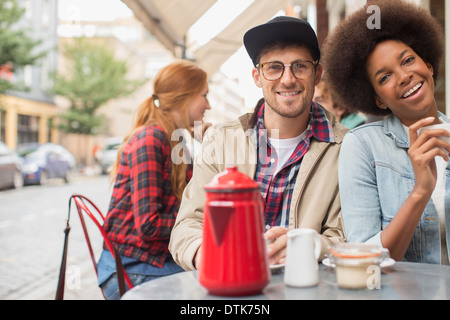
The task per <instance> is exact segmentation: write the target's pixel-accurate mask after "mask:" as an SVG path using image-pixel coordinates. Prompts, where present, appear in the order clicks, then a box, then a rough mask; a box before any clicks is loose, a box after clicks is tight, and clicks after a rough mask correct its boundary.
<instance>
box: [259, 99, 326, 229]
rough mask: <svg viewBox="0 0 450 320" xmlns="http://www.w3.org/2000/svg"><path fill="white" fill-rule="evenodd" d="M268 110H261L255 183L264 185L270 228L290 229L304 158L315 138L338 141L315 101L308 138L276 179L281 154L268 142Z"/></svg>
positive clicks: (299, 146) (262, 190)
mask: <svg viewBox="0 0 450 320" xmlns="http://www.w3.org/2000/svg"><path fill="white" fill-rule="evenodd" d="M264 108H265V106H263V107H262V108H261V109H260V110H259V112H258V121H257V123H256V129H257V132H258V135H257V137H258V138H257V150H258V164H257V168H256V173H255V181H256V182H258V183H260V184H261V194H262V196H263V199H264V200H265V209H264V215H265V222H266V227H273V226H282V227H288V226H289V210H290V207H291V199H292V191H293V190H294V185H295V181H296V180H297V174H298V171H299V169H300V165H301V163H302V159H303V157H304V155H305V154H306V153H307V152H308V149H309V145H310V140H311V138H313V139H316V140H318V141H323V142H334V134H333V129H332V126H331V123H330V122H329V121H328V120H327V118H326V116H325V113H324V112H323V110H322V109H320V108H319V107H318V106H317V105H316V104H315V103H314V102H313V103H312V106H311V116H310V120H309V124H308V127H307V129H306V136H305V138H304V139H303V140H301V141H300V142H299V144H298V145H297V147H296V148H295V150H294V152H293V153H292V155H291V157H290V158H289V160H288V161H287V162H286V163H285V164H284V165H283V167H282V169H281V170H280V171H279V172H278V173H277V174H276V175H275V176H274V175H273V173H274V172H275V168H276V165H277V153H276V150H275V149H274V148H273V147H272V146H271V145H270V143H269V141H268V137H267V130H266V129H265V127H264Z"/></svg>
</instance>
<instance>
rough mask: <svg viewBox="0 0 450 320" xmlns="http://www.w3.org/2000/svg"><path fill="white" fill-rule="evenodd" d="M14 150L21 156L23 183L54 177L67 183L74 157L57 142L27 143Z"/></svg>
mask: <svg viewBox="0 0 450 320" xmlns="http://www.w3.org/2000/svg"><path fill="white" fill-rule="evenodd" d="M16 151H17V153H18V154H19V156H21V157H22V158H23V165H22V172H23V177H24V184H45V183H47V181H48V179H54V178H62V179H64V181H65V182H66V183H67V182H69V181H70V179H71V176H72V175H73V172H74V170H75V166H76V162H75V157H74V156H73V155H72V154H71V153H70V152H69V151H67V149H65V148H64V147H63V146H61V145H58V144H53V143H45V144H39V143H27V144H23V145H20V146H18V148H17V149H16Z"/></svg>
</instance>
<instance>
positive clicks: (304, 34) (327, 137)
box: [169, 17, 347, 270]
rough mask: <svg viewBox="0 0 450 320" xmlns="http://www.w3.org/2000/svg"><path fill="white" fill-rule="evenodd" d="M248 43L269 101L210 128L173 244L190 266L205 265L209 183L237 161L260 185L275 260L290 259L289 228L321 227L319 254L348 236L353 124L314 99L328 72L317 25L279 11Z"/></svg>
mask: <svg viewBox="0 0 450 320" xmlns="http://www.w3.org/2000/svg"><path fill="white" fill-rule="evenodd" d="M244 45H245V47H246V49H247V52H248V54H249V56H250V58H251V59H252V61H253V64H254V66H255V67H254V69H253V70H252V76H253V79H254V81H255V84H256V85H257V86H258V87H259V88H261V89H262V92H263V96H264V99H265V104H263V105H262V106H261V107H260V108H259V109H257V110H255V112H254V114H253V115H251V114H246V115H244V116H242V117H240V118H239V119H238V120H235V121H232V122H228V123H223V124H219V125H216V126H213V127H212V128H210V129H209V130H208V131H207V132H206V136H205V139H204V141H203V146H202V153H201V154H200V156H199V157H197V159H196V162H195V166H194V175H193V177H192V179H191V181H190V183H189V184H188V186H187V187H186V189H185V192H184V194H183V200H182V203H181V207H180V211H179V213H178V216H177V220H176V223H175V226H174V228H173V231H172V235H171V240H170V244H169V250H170V251H171V253H172V255H173V257H174V260H175V261H176V262H177V263H178V264H179V265H180V266H181V267H183V268H184V269H185V270H192V269H195V268H198V266H199V261H200V259H199V257H200V255H201V250H200V248H201V243H202V222H203V204H204V202H205V191H204V190H203V186H204V185H205V184H207V183H209V182H210V181H211V179H212V178H213V177H214V176H215V175H216V174H218V173H220V172H223V171H224V170H225V169H226V167H228V166H231V165H237V166H238V169H239V171H241V172H243V173H245V174H247V175H249V176H250V177H253V179H254V180H255V181H256V182H258V183H259V184H260V185H261V194H262V196H263V199H264V203H265V209H264V218H265V223H266V229H267V231H266V233H265V236H266V238H267V239H268V240H270V241H272V242H271V244H270V245H269V246H268V257H269V262H270V263H271V264H280V263H283V262H284V259H285V256H286V243H287V236H286V233H287V231H288V230H289V229H293V228H311V229H314V230H316V231H317V232H318V233H319V234H320V235H321V246H322V251H321V257H320V259H323V258H324V255H325V254H326V253H327V252H328V247H329V246H330V245H333V244H336V243H339V242H342V241H344V232H343V227H342V220H341V206H340V200H339V190H338V178H337V164H338V156H339V149H340V145H341V142H342V139H343V137H344V135H345V133H346V131H347V129H346V128H345V127H343V126H342V125H340V124H339V123H336V121H335V118H334V116H333V115H332V114H331V113H329V112H328V111H326V110H325V109H324V108H322V107H320V106H319V105H317V104H315V103H313V102H312V99H313V96H314V88H315V85H316V84H317V83H319V81H320V78H321V75H322V66H321V65H320V63H319V60H320V49H319V45H318V42H317V37H316V35H315V33H314V30H313V29H312V28H311V26H310V25H309V24H308V23H307V22H306V21H303V20H300V19H297V18H293V17H276V18H274V19H272V20H270V21H269V22H267V23H265V24H262V25H260V26H257V27H254V28H253V29H250V30H249V31H247V33H246V34H245V35H244ZM230 132H231V133H232V134H231V135H230ZM235 141H237V145H236V143H234V142H235ZM243 157H244V158H245V160H243Z"/></svg>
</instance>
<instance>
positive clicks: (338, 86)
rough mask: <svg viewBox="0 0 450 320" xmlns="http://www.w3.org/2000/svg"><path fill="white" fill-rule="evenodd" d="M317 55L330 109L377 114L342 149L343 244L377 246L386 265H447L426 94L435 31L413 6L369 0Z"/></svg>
mask: <svg viewBox="0 0 450 320" xmlns="http://www.w3.org/2000/svg"><path fill="white" fill-rule="evenodd" d="M371 6H373V7H371ZM372 19H375V20H372ZM376 19H379V21H378V22H379V24H378V23H375V24H374V26H376V27H378V26H379V28H378V29H377V28H373V27H372V22H373V21H375V22H377V21H376ZM323 53H324V56H323V64H324V69H325V72H327V76H328V79H329V81H330V85H331V86H332V87H333V91H334V92H335V93H336V95H337V98H338V100H339V102H340V103H342V104H343V105H346V106H350V107H353V108H356V109H357V110H359V111H362V112H364V113H369V114H375V115H385V117H384V118H383V120H381V121H376V122H372V123H368V124H365V125H362V126H359V127H358V128H356V129H353V130H351V131H349V132H348V133H347V134H346V135H345V137H344V141H343V143H342V147H341V150H340V155H339V173H338V175H339V190H340V200H341V208H342V218H343V222H344V229H345V236H346V239H347V241H348V242H358V243H361V242H365V243H371V244H376V245H378V246H380V247H384V248H387V249H388V250H389V252H390V254H391V257H392V258H394V259H395V260H400V261H401V260H405V261H410V262H421V263H440V264H449V258H448V257H449V255H450V254H449V248H448V246H447V244H450V232H448V230H447V232H446V222H445V221H446V220H447V221H448V220H449V219H450V215H448V213H449V212H450V164H449V157H450V156H449V153H450V144H449V143H448V142H447V141H446V140H445V139H442V137H448V138H449V139H450V120H449V119H448V118H447V117H446V116H445V115H444V114H442V113H440V112H439V111H438V108H437V103H436V99H435V96H434V95H435V86H436V79H437V71H438V70H439V65H440V62H441V59H442V58H443V55H444V36H443V28H442V27H441V26H440V25H439V23H438V22H437V21H436V20H435V18H433V17H432V16H431V14H430V13H429V12H428V11H426V10H425V9H423V8H421V7H419V6H416V5H413V4H410V3H407V2H405V1H400V0H396V1H385V0H383V1H372V2H369V3H368V4H367V5H366V6H365V7H363V8H362V9H360V10H359V11H357V12H355V13H354V14H353V15H351V16H349V17H348V18H347V19H345V20H344V21H343V22H341V24H340V25H339V26H338V27H337V28H336V29H335V31H334V32H333V33H332V34H330V35H329V37H328V39H327V40H326V43H325V45H324V47H323ZM430 125H440V127H438V128H436V127H433V128H429V126H430ZM444 126H447V127H448V128H449V130H448V131H447V130H446V129H444V128H443V127H444ZM422 131H423V132H422ZM446 215H447V217H446ZM447 225H449V224H447Z"/></svg>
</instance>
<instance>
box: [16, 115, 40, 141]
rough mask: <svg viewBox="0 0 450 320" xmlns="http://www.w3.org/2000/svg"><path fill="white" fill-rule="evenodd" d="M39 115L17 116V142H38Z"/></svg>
mask: <svg viewBox="0 0 450 320" xmlns="http://www.w3.org/2000/svg"><path fill="white" fill-rule="evenodd" d="M38 137H39V117H37V116H27V115H23V114H19V115H18V117H17V144H21V143H28V142H38Z"/></svg>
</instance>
